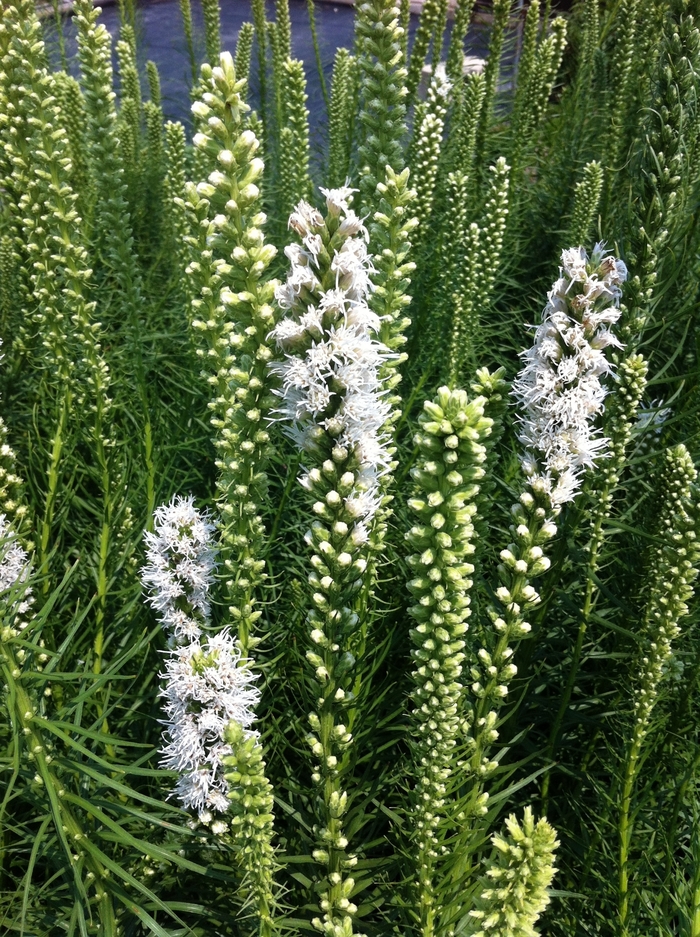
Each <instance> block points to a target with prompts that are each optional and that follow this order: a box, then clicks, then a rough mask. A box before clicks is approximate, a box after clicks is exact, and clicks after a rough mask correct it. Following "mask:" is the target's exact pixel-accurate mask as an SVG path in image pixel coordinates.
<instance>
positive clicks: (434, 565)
mask: <svg viewBox="0 0 700 937" xmlns="http://www.w3.org/2000/svg"><path fill="white" fill-rule="evenodd" d="M485 402H486V401H485V398H483V397H476V398H475V399H473V400H471V401H469V400H468V398H467V395H466V393H465V392H464V391H461V390H450V389H449V388H447V387H442V388H440V390H439V391H438V394H437V397H436V398H435V399H434V400H433V401H426V402H425V403H424V405H423V413H422V414H421V415H420V418H419V426H420V428H419V431H418V433H417V434H416V436H415V440H414V441H415V444H416V445H417V447H418V450H419V453H420V454H419V458H418V464H417V465H416V466H415V467H414V468H413V469H412V470H411V474H412V476H413V479H414V481H415V483H416V490H415V494H414V497H412V498H411V499H410V500H409V502H408V506H409V508H410V509H411V511H412V512H413V513H414V514H416V515H417V517H418V523H417V524H416V525H415V526H413V527H412V528H411V529H410V530H409V531H408V533H407V534H406V540H407V541H408V542H409V544H410V545H411V547H413V548H414V549H416V550H417V551H419V552H416V553H414V554H412V555H411V556H409V557H408V565H409V567H410V568H411V570H412V572H413V573H414V577H415V578H413V579H412V580H411V581H410V582H409V583H408V588H409V590H410V591H411V593H412V594H413V596H414V598H415V599H416V604H415V605H414V606H413V607H412V608H410V609H409V613H410V614H411V616H412V617H413V618H414V619H415V620H416V622H417V624H416V627H415V628H414V629H413V630H412V631H411V639H412V643H413V645H414V649H413V650H412V652H411V653H412V656H413V659H414V662H415V665H416V669H415V670H414V671H413V674H412V677H413V682H414V685H415V689H414V691H413V699H414V702H415V704H416V708H415V709H414V710H413V712H412V714H411V718H412V724H413V732H414V737H413V749H414V761H415V771H416V774H417V781H416V788H415V807H414V810H415V813H414V824H415V825H414V830H413V838H414V842H415V844H416V846H417V850H418V854H417V857H416V861H417V868H418V875H417V879H418V892H419V895H418V901H419V912H418V913H419V915H420V928H421V933H422V934H423V937H431V935H433V934H435V933H436V932H437V928H436V924H437V921H438V920H439V916H440V908H439V907H436V906H435V894H434V887H433V873H434V866H435V862H436V860H437V859H438V857H439V855H440V839H441V838H440V836H439V832H440V827H441V826H444V824H445V819H446V815H447V814H448V808H447V807H446V799H447V797H448V796H449V795H448V791H449V788H450V783H451V781H452V776H453V773H454V770H455V768H456V765H457V759H456V751H457V745H458V742H459V736H460V733H461V729H462V720H463V715H462V706H463V704H462V696H463V686H462V683H461V681H460V677H461V673H462V661H463V660H464V646H465V641H464V635H465V634H466V631H467V628H468V625H467V620H468V618H469V617H470V615H471V609H470V605H471V599H470V596H469V593H470V590H471V587H472V580H471V579H470V578H469V576H470V575H471V573H473V572H474V566H473V565H472V564H471V563H470V562H469V557H470V556H471V555H472V554H473V553H474V543H473V540H474V525H473V520H472V519H473V516H474V513H475V511H476V504H475V498H476V495H477V493H478V491H479V483H480V481H481V478H482V477H483V474H484V470H483V467H482V463H483V462H484V461H485V460H486V449H485V447H484V446H483V444H482V442H481V441H482V440H483V439H484V438H485V437H486V436H488V435H489V433H490V432H491V420H489V419H487V418H485V417H484V404H485ZM443 832H444V831H443Z"/></svg>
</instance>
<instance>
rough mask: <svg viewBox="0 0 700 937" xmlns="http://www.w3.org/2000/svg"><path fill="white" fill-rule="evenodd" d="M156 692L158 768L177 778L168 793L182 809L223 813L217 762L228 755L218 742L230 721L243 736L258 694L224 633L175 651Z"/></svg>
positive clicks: (226, 788)
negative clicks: (161, 723) (162, 716)
mask: <svg viewBox="0 0 700 937" xmlns="http://www.w3.org/2000/svg"><path fill="white" fill-rule="evenodd" d="M161 677H162V678H163V679H164V680H165V684H164V686H163V688H162V689H161V691H160V695H161V697H163V699H164V700H165V706H164V709H165V713H166V716H167V722H166V729H165V738H166V740H167V744H166V745H165V746H164V747H163V749H162V754H163V759H162V764H163V766H164V767H166V768H170V769H173V770H175V771H177V772H178V773H179V775H180V777H179V778H178V781H177V784H176V785H175V790H174V792H173V793H174V794H175V795H176V796H177V797H178V798H179V800H180V801H181V803H182V805H183V807H185V808H190V809H194V810H197V811H198V813H199V814H200V815H201V814H204V813H205V811H206V810H207V809H208V810H215V811H218V812H220V813H223V812H225V811H226V810H227V809H228V807H229V801H228V798H227V794H228V791H229V785H228V782H227V780H226V778H225V777H224V766H223V758H224V757H225V756H226V755H230V754H232V751H233V750H232V748H231V746H230V745H229V744H228V743H226V742H225V741H224V730H225V729H226V726H227V725H228V724H229V722H231V720H235V721H236V722H237V723H239V724H240V725H241V726H242V727H243V729H244V730H245V735H246V737H250V736H251V735H255V734H256V733H254V732H252V731H251V730H250V726H251V725H252V723H253V722H254V720H255V713H254V708H255V706H256V705H257V703H258V701H259V699H260V691H259V690H258V689H257V687H255V686H253V685H252V684H253V681H255V680H256V679H257V676H256V674H254V673H253V672H252V671H251V670H250V668H249V667H248V666H247V661H244V660H242V659H241V652H240V649H239V647H238V645H237V643H236V641H235V640H234V638H232V637H231V635H230V634H229V632H228V631H227V630H224V631H222V632H220V633H219V634H217V635H210V636H209V637H205V638H203V639H202V640H201V641H193V642H192V643H191V644H188V645H183V646H181V647H177V648H175V649H174V650H173V651H171V652H170V654H169V656H168V658H167V659H166V662H165V670H164V672H163V673H162V674H161Z"/></svg>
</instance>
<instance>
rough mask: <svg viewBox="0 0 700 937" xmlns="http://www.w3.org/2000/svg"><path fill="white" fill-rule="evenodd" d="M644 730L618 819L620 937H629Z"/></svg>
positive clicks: (633, 748) (638, 733)
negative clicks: (631, 854)
mask: <svg viewBox="0 0 700 937" xmlns="http://www.w3.org/2000/svg"><path fill="white" fill-rule="evenodd" d="M644 735H645V732H644V729H641V730H640V728H639V726H636V727H635V730H634V735H633V736H632V744H631V745H630V751H629V755H628V757H627V763H626V765H625V774H624V782H623V785H622V798H621V800H620V816H619V819H618V838H619V842H620V854H619V868H618V926H619V929H618V934H619V937H629V927H628V920H629V904H630V896H629V870H628V863H629V850H630V843H631V841H632V832H633V822H632V817H631V816H630V812H631V806H632V790H633V788H634V782H635V781H636V779H637V774H638V772H639V755H640V752H641V748H642V742H643V740H644Z"/></svg>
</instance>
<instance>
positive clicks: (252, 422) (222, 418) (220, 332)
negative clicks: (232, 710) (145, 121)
mask: <svg viewBox="0 0 700 937" xmlns="http://www.w3.org/2000/svg"><path fill="white" fill-rule="evenodd" d="M244 86H245V81H244V80H238V79H237V78H236V74H235V69H234V65H233V59H232V58H231V56H230V55H229V53H227V52H224V53H223V54H222V55H221V58H220V64H219V65H217V66H216V67H215V68H213V69H212V68H211V67H210V66H207V65H204V66H202V82H201V88H202V89H203V90H202V96H201V100H198V101H196V102H195V103H194V104H193V106H192V109H193V111H194V113H195V114H196V116H197V117H198V118H199V119H200V126H201V127H202V130H201V132H200V133H198V134H196V136H195V139H194V142H195V146H196V147H197V148H198V149H200V150H202V151H203V152H205V153H206V156H207V159H209V160H210V161H211V162H212V163H214V162H215V163H216V165H217V167H218V168H217V169H215V170H214V171H213V172H212V173H211V174H210V175H209V178H208V181H206V182H201V183H200V184H199V185H198V186H196V187H195V186H194V185H189V186H188V187H187V195H186V204H187V209H188V214H189V218H190V228H191V231H192V237H191V239H190V243H191V246H192V247H193V248H194V250H195V254H196V255H198V256H195V259H194V261H193V263H192V264H191V266H190V267H189V268H188V273H189V275H190V276H192V278H193V281H194V282H195V285H196V288H195V298H194V300H193V302H192V309H193V313H194V318H193V322H192V327H193V329H194V330H195V331H197V332H199V333H200V334H201V335H202V336H203V337H204V338H205V339H206V343H207V345H208V348H207V351H206V352H205V351H204V350H202V351H201V352H200V353H201V356H202V358H203V359H204V361H205V363H206V364H207V371H208V375H207V378H208V380H209V382H210V384H211V385H212V386H213V388H214V390H215V396H214V399H213V400H212V402H211V404H210V407H211V410H212V411H213V413H212V425H213V426H214V427H215V429H216V437H215V445H216V447H217V467H218V469H219V478H218V481H217V489H218V495H217V500H218V504H219V511H220V515H221V540H222V554H223V565H224V576H225V584H226V600H227V602H228V605H229V612H230V614H231V616H232V617H233V620H234V623H235V626H236V628H237V631H238V638H239V641H240V644H241V649H242V652H243V654H244V655H247V654H248V653H249V652H250V650H251V649H252V648H253V647H254V646H255V645H256V644H257V642H258V640H259V639H258V638H257V637H256V636H255V634H254V628H255V623H256V622H257V621H258V619H259V618H260V615H261V613H260V611H259V610H257V609H256V608H255V605H256V590H257V588H258V586H259V585H260V583H261V582H262V580H263V569H264V560H263V559H262V558H261V553H262V543H263V537H264V526H263V522H262V518H261V516H260V513H259V512H260V509H261V505H262V503H263V502H264V500H265V497H266V493H267V476H266V474H265V466H266V463H267V459H268V457H269V453H270V445H269V440H270V437H269V432H268V429H267V426H266V418H267V416H268V414H269V413H270V411H271V409H272V407H273V404H274V397H273V396H272V394H271V389H270V377H269V373H268V371H267V364H268V362H269V361H270V359H271V358H272V357H273V351H272V348H271V347H270V343H269V342H268V334H269V332H270V330H271V329H272V328H273V327H274V325H275V322H276V315H275V310H274V309H273V307H272V305H271V300H272V298H273V291H274V283H273V282H271V281H270V280H269V279H266V272H267V268H268V266H269V264H270V262H271V261H272V259H273V257H274V256H275V253H276V251H275V248H274V247H273V246H272V245H270V244H266V243H265V236H264V234H263V230H262V226H263V224H264V223H265V220H266V219H265V215H264V214H263V213H262V212H261V211H260V191H259V188H258V185H257V184H256V183H257V182H258V181H259V180H260V177H261V176H262V173H263V168H264V167H263V162H262V160H261V159H260V158H259V157H257V156H256V155H255V154H256V151H257V149H258V146H259V144H258V140H257V139H256V137H255V134H254V133H253V132H252V131H251V130H244V129H243V117H244V115H245V114H246V113H247V112H248V110H249V107H248V105H247V104H246V103H245V101H244V100H243V97H242V93H243V90H244ZM205 373H206V372H205Z"/></svg>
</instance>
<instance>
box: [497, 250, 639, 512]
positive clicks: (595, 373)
mask: <svg viewBox="0 0 700 937" xmlns="http://www.w3.org/2000/svg"><path fill="white" fill-rule="evenodd" d="M626 279H627V269H626V267H625V265H624V263H623V262H622V261H621V260H617V259H616V258H614V257H611V256H606V252H605V250H604V245H603V244H596V245H595V248H594V249H593V253H592V255H591V257H590V258H589V257H588V254H587V253H586V251H585V250H584V249H583V248H582V247H578V248H571V249H569V250H565V251H563V252H562V266H561V268H560V276H559V279H558V280H557V281H556V282H555V283H554V285H553V287H552V289H551V291H550V292H549V294H548V297H547V300H548V301H547V305H546V306H545V308H544V311H543V313H542V322H541V324H540V325H539V326H537V328H536V330H535V343H534V345H533V346H532V348H529V349H528V350H527V351H525V352H523V353H522V355H521V357H522V358H524V359H525V362H526V364H525V367H524V368H523V369H522V371H521V372H520V374H519V375H518V378H517V380H516V381H515V383H514V385H513V394H514V395H515V396H516V398H517V400H518V402H519V403H520V404H521V405H522V407H523V409H524V413H523V414H522V415H521V416H520V432H519V439H520V441H521V443H522V444H523V445H524V446H525V450H526V451H525V454H524V457H523V460H522V464H523V469H524V471H525V472H526V474H527V475H528V476H529V477H530V479H531V481H532V482H536V483H537V484H539V485H541V486H543V487H544V489H545V490H546V491H547V493H548V494H549V496H550V498H551V501H552V504H553V505H555V506H560V505H562V504H564V503H565V502H567V501H572V500H573V499H574V498H575V496H576V493H577V491H578V490H579V488H580V485H581V476H582V473H583V472H584V471H585V470H586V469H588V468H591V467H593V466H594V465H595V462H596V460H597V459H599V458H601V457H603V456H604V455H605V454H606V449H607V445H608V442H609V440H608V439H606V438H605V437H604V436H602V435H601V434H600V431H599V430H596V429H595V428H594V427H593V426H592V423H593V420H594V419H595V417H596V416H597V415H598V414H600V413H601V412H602V411H603V401H604V400H605V397H606V395H607V393H608V390H607V388H606V387H605V386H604V385H603V384H601V378H602V377H605V376H606V375H608V374H610V373H611V372H612V368H613V366H612V364H611V363H610V362H609V361H608V360H607V358H606V357H605V349H606V348H608V347H610V346H613V347H617V348H621V347H622V346H621V343H620V342H619V341H618V339H617V338H616V336H615V335H614V334H613V332H612V331H611V330H610V328H609V327H610V326H611V325H614V324H615V323H616V322H617V320H618V319H619V317H620V309H619V304H620V297H621V295H622V291H621V289H620V286H621V284H622V283H623V282H624V281H625V280H626Z"/></svg>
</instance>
